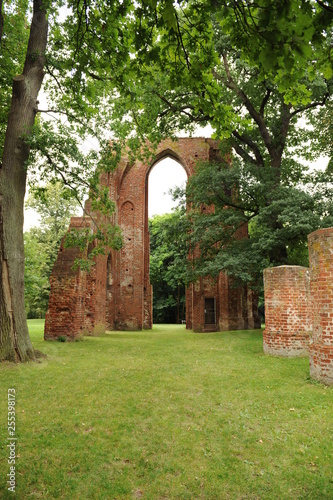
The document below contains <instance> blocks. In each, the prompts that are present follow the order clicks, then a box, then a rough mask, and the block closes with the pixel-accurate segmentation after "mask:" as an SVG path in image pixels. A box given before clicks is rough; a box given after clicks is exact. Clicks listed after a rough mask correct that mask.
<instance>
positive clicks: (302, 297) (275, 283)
mask: <svg viewBox="0 0 333 500" xmlns="http://www.w3.org/2000/svg"><path fill="white" fill-rule="evenodd" d="M264 287H265V330H264V335H263V346H264V352H265V354H272V355H276V356H287V357H294V356H305V355H307V354H308V349H309V347H308V346H309V338H310V334H311V331H312V325H311V302H310V272H309V269H308V268H306V267H300V266H280V267H273V268H269V269H265V270H264Z"/></svg>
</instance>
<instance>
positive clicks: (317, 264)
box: [308, 228, 333, 385]
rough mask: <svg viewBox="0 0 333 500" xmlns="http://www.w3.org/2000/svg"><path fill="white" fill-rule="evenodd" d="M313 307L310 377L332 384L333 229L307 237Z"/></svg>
mask: <svg viewBox="0 0 333 500" xmlns="http://www.w3.org/2000/svg"><path fill="white" fill-rule="evenodd" d="M308 245H309V260H310V274H311V298H312V306H313V310H312V313H313V337H312V341H311V343H310V375H311V377H312V378H314V379H316V380H319V381H321V382H324V383H326V384H329V385H332V384H333V228H328V229H319V230H318V231H315V232H314V233H311V234H310V235H309V236H308Z"/></svg>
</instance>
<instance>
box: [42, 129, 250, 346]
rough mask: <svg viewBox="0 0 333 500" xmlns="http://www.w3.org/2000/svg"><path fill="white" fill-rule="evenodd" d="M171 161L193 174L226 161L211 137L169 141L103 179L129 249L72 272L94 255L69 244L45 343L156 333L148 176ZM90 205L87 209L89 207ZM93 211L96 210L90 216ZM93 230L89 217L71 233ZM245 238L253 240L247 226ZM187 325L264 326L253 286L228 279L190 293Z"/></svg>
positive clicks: (54, 283) (54, 282)
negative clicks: (100, 332) (99, 333)
mask: <svg viewBox="0 0 333 500" xmlns="http://www.w3.org/2000/svg"><path fill="white" fill-rule="evenodd" d="M166 157H171V158H172V159H174V160H176V161H178V162H179V163H180V164H181V165H182V166H183V168H184V169H185V171H186V173H187V176H188V177H190V176H191V175H192V174H193V173H194V169H195V165H196V163H197V162H198V161H213V160H216V159H217V158H219V149H218V142H217V141H214V140H211V139H205V138H185V139H178V140H177V141H172V140H171V139H168V140H165V141H163V142H162V143H161V144H160V145H159V147H158V150H157V152H156V155H155V158H154V160H153V161H152V162H143V161H136V162H135V163H133V164H131V163H130V162H129V161H128V160H126V158H124V159H122V161H121V162H120V164H119V165H118V167H117V169H116V170H115V171H114V172H113V173H111V174H108V175H107V176H105V177H104V178H103V179H101V182H102V183H103V184H105V185H106V186H108V188H109V192H110V197H111V199H112V200H113V201H115V204H116V210H115V212H114V214H113V215H112V217H111V219H110V222H112V223H113V224H117V225H119V226H120V227H121V229H122V231H123V237H124V246H123V248H122V249H121V250H120V251H115V250H111V251H110V252H109V253H108V255H99V256H98V257H97V258H96V260H95V265H94V266H93V268H92V271H91V272H90V273H85V272H82V271H80V270H76V271H74V270H73V263H74V261H75V259H76V258H77V257H80V256H82V257H84V256H85V255H87V254H88V252H89V250H90V249H88V248H86V249H85V250H84V251H82V252H81V254H80V251H79V250H78V249H77V248H65V246H64V243H63V242H62V244H61V247H60V249H59V252H58V258H57V261H56V263H55V265H54V269H53V272H52V276H51V278H50V284H51V292H50V299H49V308H48V312H47V314H46V319H45V339H57V338H59V337H66V338H68V339H75V338H76V337H77V336H79V335H81V334H82V333H87V332H92V331H94V329H96V328H99V327H100V325H102V326H103V327H105V328H106V329H109V330H142V329H150V328H152V307H153V306H152V304H153V291H152V287H151V285H150V280H149V252H150V249H149V231H148V176H149V172H150V170H151V169H152V168H153V167H154V166H155V165H156V164H157V163H158V162H159V161H161V160H162V159H164V158H166ZM89 203H90V202H89V200H88V202H87V209H89ZM87 211H88V212H89V210H87ZM80 227H88V228H91V230H92V231H93V230H94V229H93V227H94V226H93V223H92V221H91V219H90V218H89V217H74V218H72V220H71V223H70V229H71V228H80ZM238 237H247V228H246V227H245V228H244V229H242V234H239V235H238ZM186 327H187V328H189V329H193V330H194V331H199V332H200V331H218V330H233V329H246V328H260V319H259V317H258V313H257V300H256V296H255V295H254V294H253V292H252V291H251V290H248V289H247V287H238V288H234V287H232V283H231V282H230V279H229V278H228V277H227V276H226V275H225V274H223V273H221V274H220V276H219V278H218V279H217V280H214V281H213V280H212V279H208V278H205V279H201V280H199V281H198V282H197V283H195V284H193V285H192V286H190V287H189V288H188V290H187V292H186Z"/></svg>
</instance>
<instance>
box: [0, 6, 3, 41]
mask: <svg viewBox="0 0 333 500" xmlns="http://www.w3.org/2000/svg"><path fill="white" fill-rule="evenodd" d="M2 32H3V14H2V0H0V44H1V39H2Z"/></svg>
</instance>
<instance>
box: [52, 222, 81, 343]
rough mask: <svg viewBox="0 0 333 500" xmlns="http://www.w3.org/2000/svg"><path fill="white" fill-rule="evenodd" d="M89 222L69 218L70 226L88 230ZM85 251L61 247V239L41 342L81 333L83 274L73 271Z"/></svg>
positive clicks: (73, 337)
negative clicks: (76, 261) (76, 260)
mask: <svg viewBox="0 0 333 500" xmlns="http://www.w3.org/2000/svg"><path fill="white" fill-rule="evenodd" d="M89 225H90V221H89V219H88V220H87V219H84V218H83V217H73V218H72V220H71V227H75V228H80V227H88V226H89ZM86 255H87V251H85V252H82V253H80V251H79V250H78V249H77V248H65V246H64V240H63V241H62V243H61V246H60V248H59V252H58V258H57V260H56V262H55V265H54V268H53V271H52V275H51V278H50V285H51V290H50V298H49V307H48V311H47V313H46V316H45V331H44V338H45V340H56V339H58V338H59V337H66V338H67V339H70V340H74V339H75V338H76V337H77V336H79V335H80V334H82V333H83V329H84V323H85V314H86V303H85V298H86V290H87V279H86V278H87V275H86V273H84V272H82V271H80V270H79V269H77V270H76V271H74V270H73V265H74V262H75V259H76V258H78V257H81V258H84V257H86Z"/></svg>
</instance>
